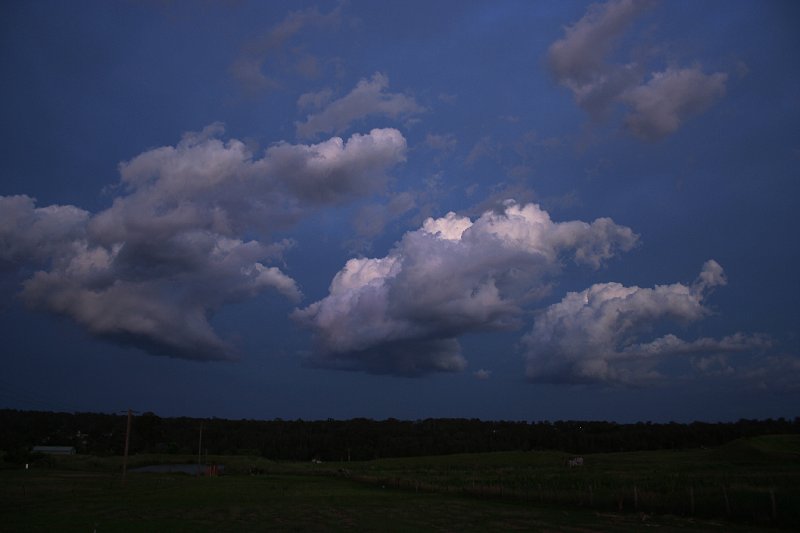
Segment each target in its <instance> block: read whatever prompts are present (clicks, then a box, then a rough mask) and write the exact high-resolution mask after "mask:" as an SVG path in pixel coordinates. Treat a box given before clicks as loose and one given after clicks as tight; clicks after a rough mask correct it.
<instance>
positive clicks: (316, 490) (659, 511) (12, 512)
mask: <svg viewBox="0 0 800 533" xmlns="http://www.w3.org/2000/svg"><path fill="white" fill-rule="evenodd" d="M566 457H567V455H566V454H563V453H559V452H504V453H491V454H463V455H450V456H438V457H421V458H419V457H418V458H404V459H382V460H375V461H365V462H353V463H325V464H311V463H277V462H272V461H268V460H265V459H263V458H252V457H224V458H223V457H210V458H209V461H210V462H217V463H224V464H225V465H226V472H227V473H228V474H229V475H226V476H224V477H219V478H194V477H190V476H186V475H181V474H130V473H129V475H128V480H127V483H125V484H124V485H123V484H122V480H121V477H120V474H119V472H120V470H121V460H120V458H95V457H80V456H75V457H58V458H55V457H53V458H48V459H47V460H46V461H45V462H44V463H43V464H40V465H37V468H34V469H31V470H21V469H19V468H16V469H6V470H0V530H2V531H97V532H103V531H507V530H510V531H514V530H519V531H642V530H645V529H650V528H658V529H659V530H661V531H678V530H680V531H685V530H690V531H691V530H694V531H759V530H763V529H775V528H787V529H796V528H797V527H798V525H800V483H799V482H800V437H798V436H771V437H759V438H756V439H748V440H746V441H738V442H734V443H731V444H730V445H727V446H724V447H721V448H717V449H713V450H689V451H680V452H674V451H660V452H637V453H618V454H593V455H587V456H585V466H584V467H582V468H573V469H570V468H567V467H565V466H564V465H563V461H564V459H565V458H566ZM193 461H196V458H192V457H176V456H136V457H134V458H132V459H131V461H130V463H129V466H130V467H135V466H143V465H147V464H158V463H167V462H173V463H183V462H188V463H191V462H193ZM251 468H257V469H259V471H260V472H263V475H259V476H249V475H246V474H247V472H249V471H250V469H251Z"/></svg>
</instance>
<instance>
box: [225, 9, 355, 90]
mask: <svg viewBox="0 0 800 533" xmlns="http://www.w3.org/2000/svg"><path fill="white" fill-rule="evenodd" d="M341 7H342V6H341V4H340V5H339V6H337V7H336V8H335V9H333V10H332V11H331V12H330V13H325V14H323V13H320V12H319V10H318V9H317V8H316V7H314V8H310V9H306V10H303V11H295V12H292V13H290V14H289V15H287V17H286V18H285V19H284V20H283V21H281V23H280V24H277V25H276V26H274V27H273V28H271V29H270V30H269V31H267V32H265V33H264V34H263V35H261V36H259V37H258V38H256V39H253V40H251V41H249V42H248V43H247V44H246V45H245V46H244V48H243V50H242V53H241V54H240V56H239V57H238V58H236V60H235V61H234V62H233V64H232V65H231V74H232V75H233V77H234V78H235V79H236V80H237V81H238V82H239V83H240V84H241V86H242V87H243V88H244V89H245V90H246V91H248V92H252V93H257V92H261V91H264V90H267V89H275V88H277V87H279V86H280V84H279V82H278V81H277V80H275V79H273V78H270V77H268V76H267V75H266V74H265V73H264V64H265V63H266V62H267V61H268V60H269V59H270V58H272V57H274V56H279V55H280V54H282V53H285V48H286V43H287V42H288V41H289V40H290V39H291V38H292V37H294V36H295V35H296V34H297V33H299V32H300V31H302V30H303V29H305V28H307V27H312V28H335V27H337V26H338V25H339V24H340V22H341ZM295 59H296V61H295V63H296V64H295V70H296V71H299V72H301V73H303V72H309V73H311V74H313V73H314V69H313V68H312V69H311V71H309V62H312V63H314V64H316V59H315V58H313V57H311V56H309V55H308V54H304V55H301V56H300V57H297V58H295Z"/></svg>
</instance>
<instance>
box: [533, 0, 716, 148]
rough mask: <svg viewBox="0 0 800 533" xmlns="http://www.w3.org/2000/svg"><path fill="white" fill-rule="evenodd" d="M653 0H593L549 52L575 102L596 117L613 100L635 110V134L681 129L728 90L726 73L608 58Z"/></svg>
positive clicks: (656, 136)
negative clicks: (654, 67)
mask: <svg viewBox="0 0 800 533" xmlns="http://www.w3.org/2000/svg"><path fill="white" fill-rule="evenodd" d="M654 3H655V2H652V1H649V0H610V1H608V2H606V3H604V4H592V5H591V6H590V7H589V9H588V10H587V12H586V14H585V15H584V16H583V18H581V19H580V20H579V21H578V22H576V23H575V24H574V25H572V26H569V27H567V28H565V30H564V34H565V35H564V37H563V38H562V39H559V40H558V41H556V42H554V43H553V44H552V45H551V46H550V48H549V50H548V54H547V61H548V66H549V68H550V72H551V74H552V75H553V77H554V79H555V80H556V81H557V82H558V83H559V84H561V85H562V86H564V87H566V88H568V89H569V90H570V91H571V92H572V94H573V97H574V98H575V102H576V103H577V104H578V105H579V106H580V107H581V108H583V109H584V110H586V111H587V112H588V113H589V114H590V115H591V116H592V117H593V118H595V119H599V118H602V117H603V116H605V115H607V112H608V110H609V109H610V107H611V106H612V105H614V104H617V103H621V104H624V105H626V106H628V107H629V108H630V109H631V110H630V112H629V113H628V114H627V116H626V118H625V124H626V126H627V128H628V129H629V130H630V131H631V132H632V133H633V134H634V135H635V136H637V137H639V138H641V139H644V140H647V141H657V140H660V139H662V138H664V137H666V136H667V135H669V134H671V133H674V132H675V131H677V130H678V128H679V127H680V126H681V124H682V123H683V122H684V121H685V120H686V119H687V118H689V117H691V116H693V115H697V114H699V113H701V112H703V111H705V110H706V109H707V108H708V107H709V106H710V105H711V104H712V103H714V101H716V100H718V99H719V98H720V97H722V96H723V95H724V94H725V83H726V81H727V75H726V74H724V73H721V72H717V73H714V74H704V73H703V72H702V71H701V70H700V68H698V67H692V68H682V69H679V68H668V69H666V70H665V71H662V72H652V73H650V77H649V80H648V81H646V82H643V79H644V78H645V74H646V72H647V69H646V66H645V65H643V64H640V63H638V62H636V61H632V62H629V63H626V64H614V63H609V62H608V58H609V56H610V55H611V53H612V51H613V49H614V47H615V45H616V43H617V42H618V40H619V39H620V38H621V37H622V35H623V34H624V33H625V32H626V31H627V30H628V29H629V27H630V26H631V24H632V23H633V22H634V20H635V19H636V17H637V16H639V15H640V14H641V13H642V12H644V11H645V10H647V9H649V8H650V7H652V6H653V5H654Z"/></svg>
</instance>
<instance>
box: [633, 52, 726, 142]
mask: <svg viewBox="0 0 800 533" xmlns="http://www.w3.org/2000/svg"><path fill="white" fill-rule="evenodd" d="M727 79H728V76H727V74H724V73H721V72H716V73H714V74H704V73H703V72H702V71H701V70H700V69H699V68H697V67H694V68H685V69H672V68H670V69H667V70H665V71H663V72H654V73H653V74H652V77H651V79H650V81H648V82H647V83H646V84H643V85H639V86H638V87H634V88H632V89H630V90H628V91H627V92H626V93H625V94H624V95H622V100H623V101H624V102H626V103H628V104H629V105H630V106H631V107H632V108H633V111H632V112H631V113H629V114H628V116H627V117H626V119H625V124H626V125H627V127H628V128H629V129H630V130H631V131H632V132H633V133H634V134H635V135H636V136H637V137H639V138H642V139H645V140H648V141H657V140H659V139H662V138H664V137H666V136H667V135H669V134H671V133H673V132H675V131H676V130H677V129H678V128H679V127H680V125H681V123H683V122H684V121H685V120H686V119H687V118H689V117H690V116H692V115H696V114H699V113H701V112H703V111H705V110H706V109H707V108H708V107H709V106H710V105H711V104H712V103H714V101H716V100H718V99H719V98H721V97H722V96H724V95H725V82H726V81H727Z"/></svg>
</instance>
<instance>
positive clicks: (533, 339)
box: [522, 260, 765, 384]
mask: <svg viewBox="0 0 800 533" xmlns="http://www.w3.org/2000/svg"><path fill="white" fill-rule="evenodd" d="M725 283H726V280H725V277H724V274H723V272H722V267H720V265H719V264H718V263H717V262H716V261H713V260H710V261H707V262H706V263H705V265H703V269H702V271H701V273H700V275H699V276H698V278H697V280H696V281H695V282H694V283H693V284H692V285H683V284H681V283H675V284H672V285H656V286H655V287H654V288H652V289H649V288H641V287H625V286H623V285H621V284H619V283H600V284H596V285H592V286H591V287H589V288H588V289H586V290H584V291H581V292H571V293H568V294H567V296H565V297H564V299H562V300H561V302H559V303H556V304H553V305H551V306H549V307H548V308H546V309H545V310H544V311H542V312H541V313H540V314H539V315H538V316H537V318H536V321H535V324H534V326H533V329H532V331H531V332H530V333H528V334H527V335H526V336H525V337H524V338H523V341H522V344H523V345H524V347H525V358H526V373H527V376H528V377H529V378H530V379H532V380H534V381H544V382H567V383H580V382H600V383H623V384H636V383H641V382H644V381H646V380H648V379H654V378H658V377H659V374H658V372H657V369H656V367H657V366H658V364H659V363H660V362H661V361H662V360H663V359H664V358H667V357H672V356H677V355H684V356H686V355H693V356H702V355H705V356H711V355H718V354H724V353H733V352H741V351H748V350H755V349H760V348H763V347H764V346H765V340H764V339H762V338H759V337H753V336H747V335H743V334H736V335H732V336H729V337H725V338H723V339H720V340H717V339H711V338H701V339H697V340H694V341H684V340H682V339H680V338H679V337H677V336H675V335H674V334H666V335H663V336H661V337H658V338H656V339H653V340H651V341H647V342H640V341H639V339H640V338H641V337H642V336H643V335H645V334H646V333H647V332H649V331H651V330H652V329H653V328H655V327H656V326H658V325H661V324H664V323H668V322H678V323H684V324H686V323H691V322H696V321H698V320H701V319H702V318H704V317H706V316H707V315H708V314H709V313H710V311H709V310H708V308H707V307H705V305H704V303H703V300H704V297H705V296H706V295H707V293H708V291H709V290H711V289H712V288H713V287H715V286H719V285H724V284H725Z"/></svg>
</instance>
